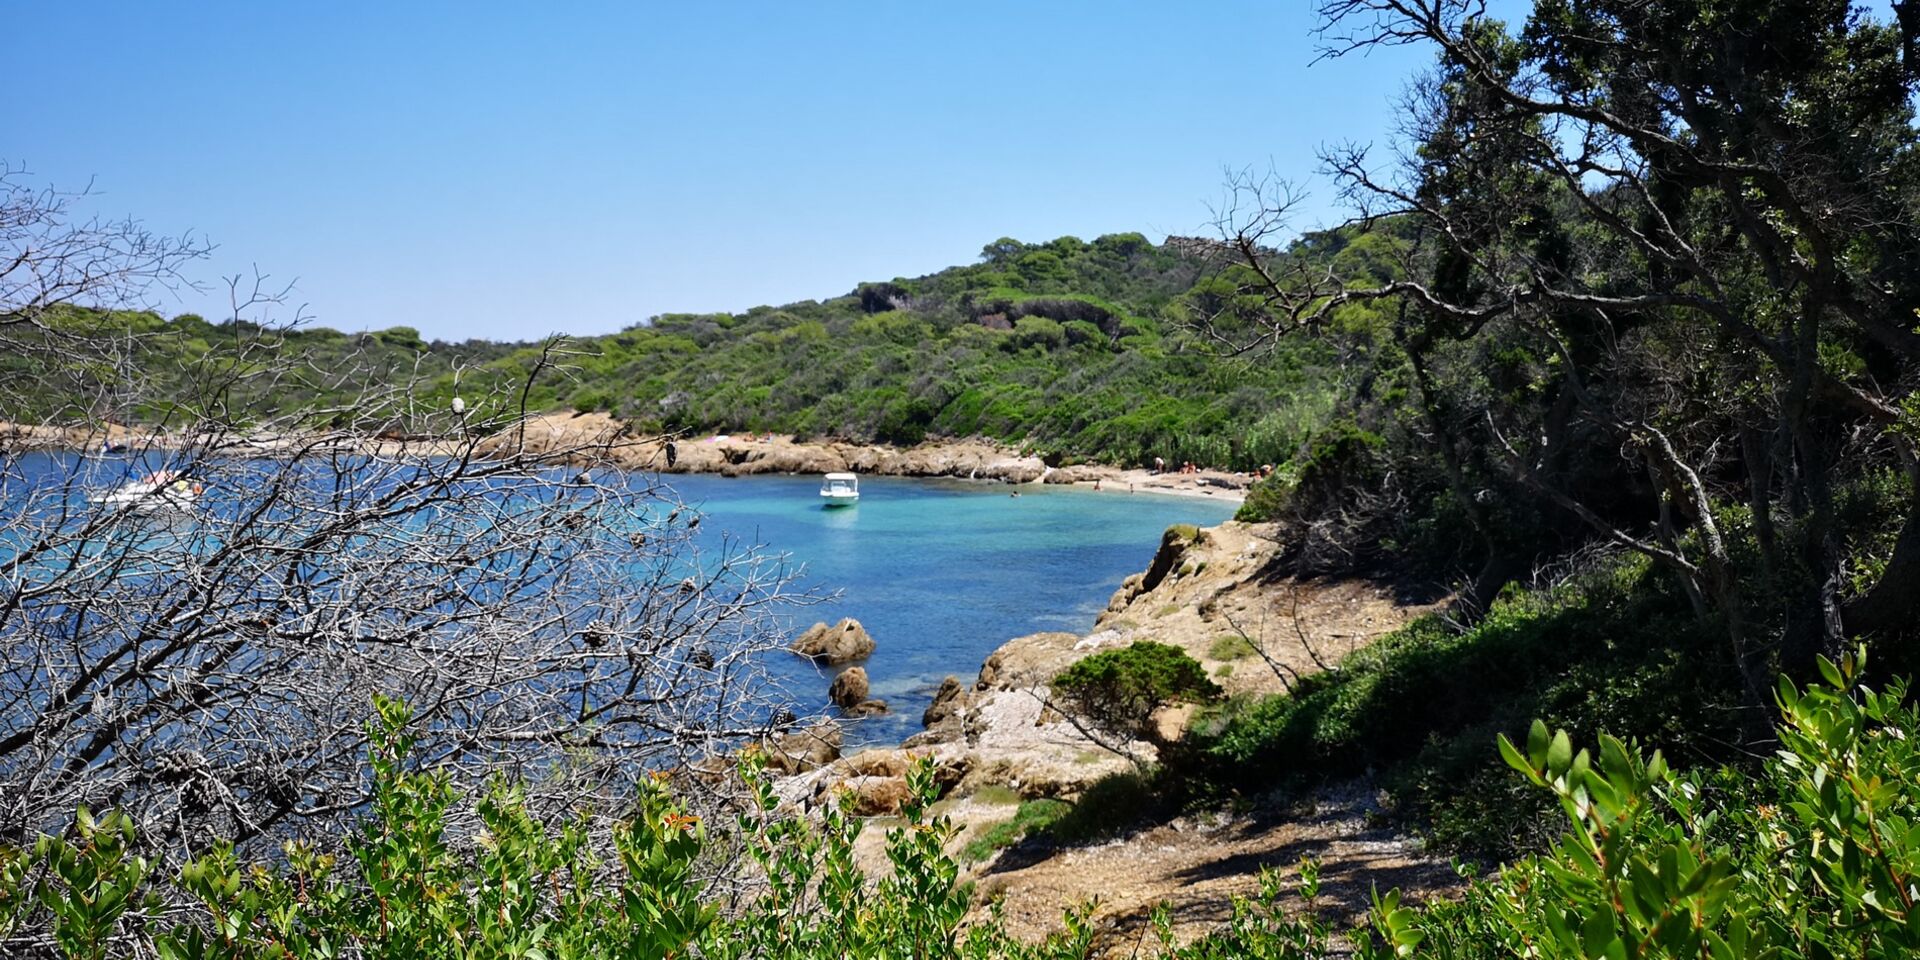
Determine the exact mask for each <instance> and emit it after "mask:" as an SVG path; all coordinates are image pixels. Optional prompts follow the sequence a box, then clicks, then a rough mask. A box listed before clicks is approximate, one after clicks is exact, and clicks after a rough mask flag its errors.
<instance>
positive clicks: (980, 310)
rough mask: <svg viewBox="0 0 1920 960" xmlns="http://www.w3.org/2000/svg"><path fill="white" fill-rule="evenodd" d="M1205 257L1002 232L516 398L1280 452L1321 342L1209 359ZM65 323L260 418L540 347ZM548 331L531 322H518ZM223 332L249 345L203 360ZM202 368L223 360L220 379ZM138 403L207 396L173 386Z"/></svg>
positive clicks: (657, 425)
mask: <svg viewBox="0 0 1920 960" xmlns="http://www.w3.org/2000/svg"><path fill="white" fill-rule="evenodd" d="M1338 246H1339V244H1327V243H1324V242H1323V243H1321V244H1320V245H1319V246H1317V247H1313V248H1312V249H1313V250H1314V251H1315V254H1316V255H1318V254H1319V253H1320V252H1321V251H1323V250H1335V249H1337V248H1338ZM1203 249H1204V248H1203V245H1200V244H1197V243H1194V242H1192V241H1187V242H1185V243H1184V244H1183V243H1181V242H1174V243H1169V244H1163V245H1159V246H1156V245H1154V244H1152V243H1150V242H1148V240H1147V239H1146V238H1145V237H1143V236H1142V235H1140V234H1137V233H1126V234H1112V235H1107V236H1102V237H1100V238H1098V239H1096V240H1094V241H1092V242H1091V243H1089V242H1085V241H1082V240H1079V239H1077V238H1074V237H1061V238H1059V239H1056V240H1052V241H1049V242H1046V243H1039V244H1027V243H1022V242H1019V241H1016V240H1011V239H1001V240H997V241H995V242H993V243H991V244H989V245H987V247H986V248H985V249H984V250H983V251H982V254H981V259H980V262H978V263H976V264H972V265H968V266H960V267H953V268H950V269H947V270H943V271H940V272H939V273H935V274H932V275H929V276H925V277H918V278H896V279H894V280H890V281H884V282H873V283H864V284H861V285H860V286H859V287H858V288H857V289H855V290H853V291H850V292H848V293H846V294H843V295H841V296H837V297H832V298H829V299H825V300H803V301H799V302H797V303H790V304H786V305H784V306H778V307H773V306H762V307H755V308H753V309H751V310H747V311H745V312H743V313H738V314H727V313H716V314H666V315H662V316H658V317H654V318H652V319H651V320H649V321H647V322H645V323H641V324H637V325H635V326H633V327H630V328H628V329H626V330H622V331H620V332H619V333H616V334H612V335H607V336H599V337H590V338H581V339H578V340H570V341H568V342H566V343H564V344H563V345H562V346H561V347H560V348H559V349H557V350H555V351H554V354H555V355H558V356H559V357H560V359H559V360H558V361H557V362H555V363H552V364H551V365H550V367H551V372H547V373H543V375H542V376H541V377H540V378H539V380H538V382H537V383H536V385H535V387H534V389H533V390H532V391H531V392H530V393H528V394H527V395H526V396H525V398H524V399H525V403H526V404H527V406H528V407H529V408H530V409H533V410H544V409H551V408H567V407H570V408H573V409H577V410H582V411H595V410H601V411H607V412H610V413H612V414H614V415H615V416H617V417H620V418H621V419H623V420H627V421H629V422H631V423H633V424H634V425H635V427H636V428H638V429H642V430H648V431H682V430H684V431H691V432H703V431H778V432H783V433H793V434H797V435H800V436H803V437H826V436H832V437H841V438H846V439H850V440H856V441H880V442H889V443H900V444H911V443H915V442H918V441H920V440H922V439H924V438H926V437H928V436H984V437H991V438H994V439H998V440H1003V441H1007V442H1009V443H1018V444H1026V445H1031V446H1032V447H1033V448H1034V449H1036V450H1038V451H1040V452H1042V453H1046V454H1050V455H1055V456H1058V457H1061V458H1064V459H1068V460H1079V459H1086V460H1100V461H1108V462H1121V463H1140V462H1144V461H1146V460H1150V459H1151V458H1152V457H1154V456H1156V455H1157V456H1162V457H1165V458H1166V459H1168V460H1169V461H1175V462H1178V461H1181V460H1193V461H1195V462H1197V463H1201V464H1204V465H1209V466H1218V467H1234V468H1239V469H1247V468H1251V467H1253V466H1257V465H1258V464H1260V463H1263V462H1279V461H1281V460H1284V459H1287V458H1288V457H1289V456H1291V454H1292V451H1294V450H1295V449H1296V448H1297V447H1298V446H1299V445H1300V443H1301V442H1302V440H1303V439H1304V437H1305V436H1306V435H1307V434H1308V433H1309V432H1310V431H1311V430H1312V429H1313V428H1314V427H1316V426H1318V425H1319V424H1321V423H1323V422H1324V421H1325V420H1326V418H1327V417H1328V416H1329V415H1330V412H1331V411H1332V410H1333V409H1334V407H1335V406H1336V405H1337V403H1338V401H1339V393H1340V388H1339V386H1338V383H1339V378H1338V377H1337V376H1336V375H1335V374H1334V372H1333V371H1332V370H1331V369H1330V368H1329V364H1330V363H1331V361H1332V359H1333V353H1332V349H1331V348H1330V347H1328V346H1327V345H1325V344H1322V343H1317V342H1309V341H1301V342H1299V343H1297V344H1291V345H1289V346H1288V347H1287V352H1286V353H1285V354H1284V355H1283V356H1281V357H1280V358H1279V359H1278V360H1277V361H1276V360H1275V358H1273V357H1267V358H1264V359H1263V360H1262V361H1261V362H1259V363H1240V362H1233V361H1224V362H1223V361H1222V359H1221V358H1220V357H1219V356H1218V355H1217V353H1216V352H1215V351H1214V350H1213V349H1211V346H1210V344H1208V343H1207V342H1205V341H1204V340H1203V339H1202V338H1201V337H1200V335H1199V334H1197V333H1196V332H1194V330H1193V328H1192V326H1191V324H1190V323H1189V322H1188V321H1189V320H1190V319H1192V318H1194V317H1195V315H1196V313H1197V312H1198V311H1208V312H1212V311H1215V310H1218V309H1219V308H1220V307H1221V306H1222V305H1223V304H1225V303H1226V302H1227V301H1228V300H1229V299H1230V296H1231V290H1232V289H1233V285H1232V284H1229V283H1227V281H1226V280H1224V279H1223V278H1222V277H1221V276H1220V269H1219V268H1218V267H1216V266H1214V265H1212V264H1210V263H1209V262H1208V260H1207V259H1206V258H1205V257H1203V256H1200V255H1199V253H1198V252H1196V251H1201V250H1203ZM1354 263H1355V265H1356V267H1364V266H1365V264H1364V261H1354ZM69 319H70V321H71V322H72V323H74V324H77V325H86V324H94V323H106V324H109V325H112V326H113V329H115V330H116V331H119V332H121V333H127V334H130V335H131V336H133V337H135V338H137V340H138V344H139V346H138V349H137V351H136V353H137V356H138V359H137V360H135V361H133V363H132V366H133V367H135V368H137V371H138V375H139V376H141V377H144V378H157V379H159V380H161V381H163V382H164V381H168V380H174V381H178V380H180V379H181V378H187V377H198V378H205V377H209V376H227V377H231V380H232V383H231V385H230V387H228V388H227V390H226V391H225V392H226V393H227V394H228V395H229V397H230V402H231V403H233V404H234V405H235V406H237V407H238V408H240V409H244V410H248V411H252V412H254V413H256V414H259V415H264V414H266V413H267V412H269V411H283V410H300V411H306V410H309V409H311V408H314V407H318V408H321V409H322V410H325V409H327V408H331V407H335V406H338V405H340V404H345V403H348V402H350V399H351V398H356V397H359V396H361V395H363V394H364V393H365V392H366V391H367V390H368V389H369V388H376V387H379V386H383V385H384V386H392V385H396V384H410V387H409V389H410V391H411V392H412V393H413V394H414V395H416V396H417V397H418V398H419V399H420V400H421V401H423V402H425V403H429V404H431V405H432V406H433V407H436V408H437V407H438V406H439V404H440V402H441V401H443V400H445V399H449V398H450V397H451V396H452V395H454V394H455V393H459V394H460V395H462V396H465V397H468V398H475V397H479V398H485V399H482V400H478V401H470V402H477V403H481V404H492V405H494V407H495V409H491V410H487V409H485V408H484V407H483V408H482V409H483V412H486V413H500V412H504V411H503V410H502V409H499V408H502V407H507V406H510V405H518V404H519V403H521V402H522V396H521V395H520V393H519V392H518V391H519V386H520V384H521V382H522V381H523V379H524V376H525V374H526V373H527V372H528V371H531V370H533V369H535V368H536V367H537V366H539V365H540V363H541V358H542V356H543V352H544V349H545V345H544V344H541V343H533V342H528V343H517V344H502V343H492V342H486V341H466V342H464V343H446V342H441V341H432V342H428V341H424V340H422V339H421V337H420V335H419V333H418V332H417V331H415V330H414V329H412V328H408V327H395V328H390V329H387V330H382V331H376V332H371V333H359V334H345V333H340V332H337V331H335V330H330V329H324V328H299V329H294V330H271V329H263V328H260V327H256V326H252V325H247V324H241V325H238V326H236V325H234V324H220V325H215V324H209V323H207V322H206V321H204V320H203V319H201V318H199V317H197V316H193V315H183V316H179V317H175V318H173V319H171V320H166V319H162V318H160V317H158V316H155V315H152V314H112V315H101V314H92V313H76V314H73V315H71V316H70V317H69ZM545 322H546V321H544V320H543V319H541V318H536V317H530V318H528V319H527V329H528V330H529V331H536V330H541V328H542V327H543V325H544V324H545ZM236 339H237V340H239V341H244V342H245V344H247V345H248V346H246V347H243V348H242V349H239V350H221V351H218V352H215V351H214V345H215V344H217V343H219V344H221V345H222V346H227V345H228V344H225V343H222V341H223V340H236ZM250 349H251V350H252V351H254V352H255V353H256V354H257V355H259V356H261V357H262V358H263V359H265V358H266V356H267V355H268V351H269V350H277V351H278V352H279V353H281V354H282V359H283V360H284V358H285V355H286V354H292V355H294V356H297V357H299V358H301V359H302V360H303V361H305V363H303V364H300V365H299V366H301V367H302V368H304V369H305V370H306V371H307V373H306V374H305V375H302V376H296V377H293V378H288V377H285V376H280V377H276V378H274V379H272V380H271V381H267V380H264V379H256V378H249V377H247V376H244V375H242V374H244V373H245V372H246V371H245V365H244V363H243V362H240V363H237V365H236V361H234V360H233V359H232V357H233V356H235V355H240V356H245V355H246V354H247V353H248V352H249V350H250ZM208 358H217V360H218V362H217V363H215V364H213V367H214V369H209V368H208V364H207V363H206V362H205V361H206V360H207V359H208ZM281 366H283V367H284V366H285V364H284V363H283V364H281ZM92 374H93V375H95V376H98V377H100V379H102V380H103V381H106V382H110V381H111V379H112V378H111V375H109V374H107V373H106V372H103V371H92ZM79 393H83V394H84V393H85V391H79ZM142 393H143V394H145V395H147V396H153V395H160V396H168V395H173V396H204V395H207V394H208V393H209V391H206V390H202V389H188V388H187V385H186V384H184V383H181V384H178V385H177V388H176V389H173V390H165V389H162V390H149V391H142ZM110 406H111V405H110V404H109V407H110ZM95 412H98V411H95ZM178 414H179V412H178V411H173V412H169V411H168V410H166V409H164V408H157V407H154V406H153V405H152V404H151V403H149V404H147V405H144V406H142V407H139V408H137V409H132V410H127V411H122V412H120V413H119V415H120V416H121V417H123V418H127V419H133V420H136V421H148V422H152V421H157V420H176V419H179V415H178Z"/></svg>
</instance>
